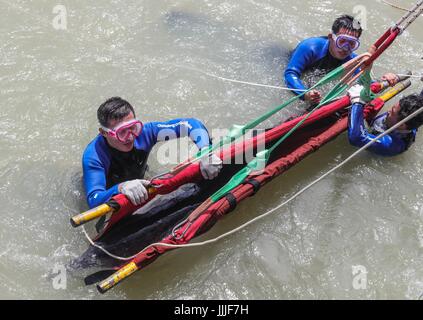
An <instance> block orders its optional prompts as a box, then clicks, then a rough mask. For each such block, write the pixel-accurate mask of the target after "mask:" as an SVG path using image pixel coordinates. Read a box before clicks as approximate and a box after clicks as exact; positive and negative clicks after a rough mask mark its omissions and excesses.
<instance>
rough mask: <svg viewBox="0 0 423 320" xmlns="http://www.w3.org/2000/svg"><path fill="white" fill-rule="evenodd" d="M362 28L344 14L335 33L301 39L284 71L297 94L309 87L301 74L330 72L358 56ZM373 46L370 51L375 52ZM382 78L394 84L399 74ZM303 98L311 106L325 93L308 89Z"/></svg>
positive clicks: (333, 30) (333, 27)
mask: <svg viewBox="0 0 423 320" xmlns="http://www.w3.org/2000/svg"><path fill="white" fill-rule="evenodd" d="M362 32H363V30H362V28H361V26H360V22H359V21H358V20H356V19H354V18H353V17H352V16H349V15H343V16H341V17H339V18H338V19H336V20H335V22H334V23H333V26H332V33H331V34H329V35H328V36H327V37H315V38H309V39H306V40H304V41H302V42H301V43H300V44H299V45H298V46H297V48H296V49H295V51H294V52H293V54H292V57H291V59H290V61H289V63H288V66H287V68H286V70H285V82H286V84H287V86H288V87H289V88H290V89H293V92H294V93H295V94H297V95H300V94H302V93H303V92H304V91H305V90H306V89H307V88H306V86H305V85H304V83H303V82H302V81H301V76H302V74H303V73H304V72H305V71H308V70H316V69H319V70H322V71H324V72H329V71H331V70H334V69H336V68H337V67H339V66H341V65H342V64H344V63H346V62H348V61H349V60H351V59H353V58H355V57H356V56H357V55H356V54H355V53H354V51H356V50H357V49H358V48H359V47H360V37H361V34H362ZM373 50H374V48H371V49H370V50H369V52H372V51H373ZM381 80H386V81H388V82H389V83H390V85H394V84H395V82H396V81H397V76H396V75H394V74H392V73H388V74H386V75H385V76H383V77H382V79H381ZM303 99H304V100H305V101H307V102H308V103H309V104H311V105H317V104H318V103H319V102H320V101H321V99H322V94H321V93H320V92H319V91H317V90H312V91H310V92H308V93H307V94H306V95H305V96H304V97H303Z"/></svg>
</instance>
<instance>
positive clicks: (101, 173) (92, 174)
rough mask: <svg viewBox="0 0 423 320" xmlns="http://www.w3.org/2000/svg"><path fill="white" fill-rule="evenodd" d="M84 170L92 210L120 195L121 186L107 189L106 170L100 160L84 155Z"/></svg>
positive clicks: (85, 184) (87, 194)
mask: <svg viewBox="0 0 423 320" xmlns="http://www.w3.org/2000/svg"><path fill="white" fill-rule="evenodd" d="M82 169H83V174H84V186H85V192H86V196H87V203H88V206H89V207H90V208H94V207H97V206H99V205H101V204H103V203H105V202H107V201H108V200H110V198H111V197H113V196H114V195H116V194H118V193H119V188H118V186H119V185H115V186H113V187H111V188H110V189H106V170H105V168H104V166H103V164H102V163H101V162H100V160H98V159H95V158H94V157H92V156H89V155H87V154H86V153H84V156H83V158H82Z"/></svg>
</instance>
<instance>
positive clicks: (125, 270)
mask: <svg viewBox="0 0 423 320" xmlns="http://www.w3.org/2000/svg"><path fill="white" fill-rule="evenodd" d="M137 270H138V266H137V265H136V263H135V262H131V263H128V264H127V265H125V266H124V267H122V268H121V269H120V270H118V271H116V272H115V273H114V274H112V275H111V276H110V277H108V278H107V279H106V280H103V281H102V282H100V283H99V284H98V285H97V289H98V291H99V292H100V293H105V292H107V291H109V290H110V289H112V288H113V287H114V286H116V285H117V284H118V283H119V282H121V281H122V280H124V279H126V278H127V277H129V276H130V275H131V274H133V273H134V272H135V271H137Z"/></svg>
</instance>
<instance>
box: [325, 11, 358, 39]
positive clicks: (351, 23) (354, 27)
mask: <svg viewBox="0 0 423 320" xmlns="http://www.w3.org/2000/svg"><path fill="white" fill-rule="evenodd" d="M342 28H344V29H347V30H349V31H354V32H358V37H361V34H362V33H363V29H362V28H361V23H360V21H359V20H357V19H355V18H354V17H353V16H350V15H347V14H345V15H343V16H340V17H339V18H338V19H336V20H335V22H334V23H333V25H332V32H333V33H334V34H338V32H339V31H340V30H341V29H342Z"/></svg>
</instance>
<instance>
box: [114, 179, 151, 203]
mask: <svg viewBox="0 0 423 320" xmlns="http://www.w3.org/2000/svg"><path fill="white" fill-rule="evenodd" d="M150 184H151V182H150V181H148V180H140V179H137V180H131V181H127V182H123V183H121V184H120V185H119V192H120V193H122V194H124V195H125V196H126V197H127V198H128V199H129V200H130V201H131V202H132V204H133V205H134V206H139V205H141V204H143V203H144V202H146V201H147V200H148V191H147V187H148V186H149V185H150Z"/></svg>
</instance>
